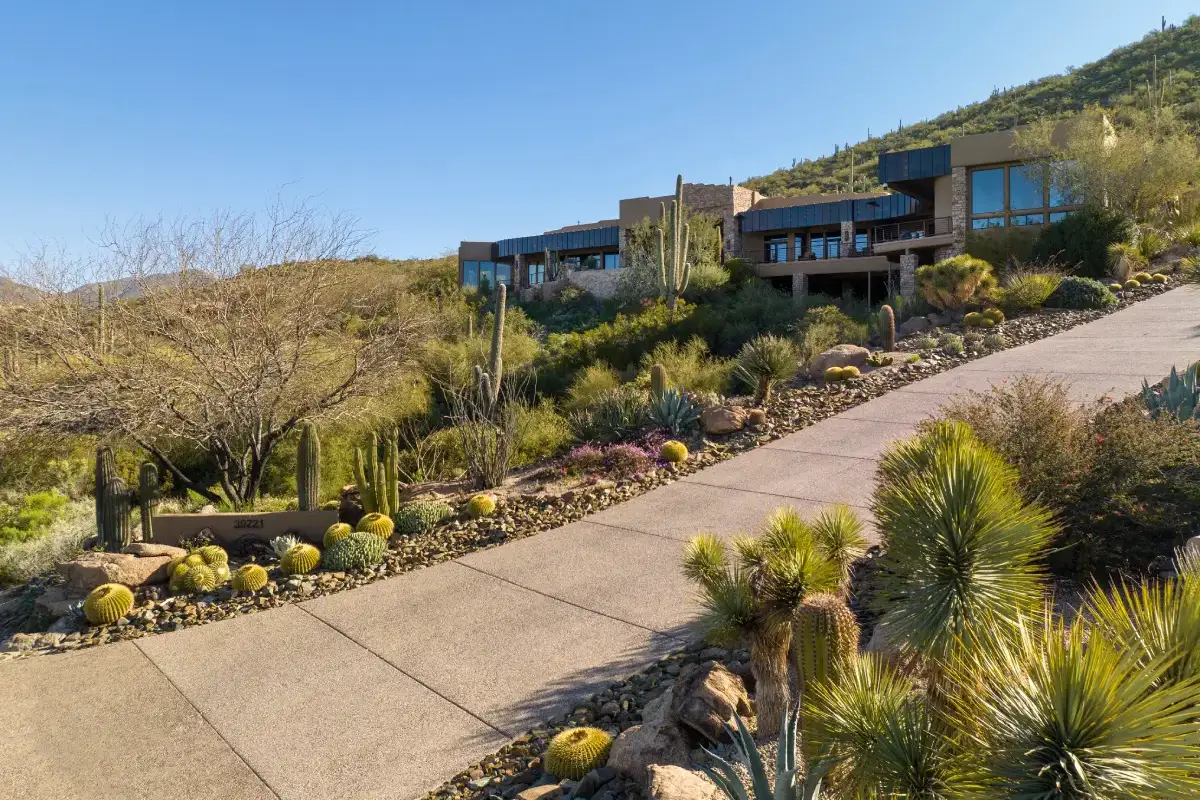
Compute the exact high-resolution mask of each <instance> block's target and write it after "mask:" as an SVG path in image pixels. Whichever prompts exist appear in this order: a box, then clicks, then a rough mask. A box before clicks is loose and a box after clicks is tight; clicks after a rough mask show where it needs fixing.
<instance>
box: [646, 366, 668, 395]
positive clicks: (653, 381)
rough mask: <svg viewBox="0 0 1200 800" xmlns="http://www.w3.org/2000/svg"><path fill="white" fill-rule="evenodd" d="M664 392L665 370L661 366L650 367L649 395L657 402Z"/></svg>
mask: <svg viewBox="0 0 1200 800" xmlns="http://www.w3.org/2000/svg"><path fill="white" fill-rule="evenodd" d="M666 390H667V368H666V367H664V366H663V365H662V364H655V365H654V366H652V367H650V394H651V395H652V396H653V397H654V399H656V400H657V399H658V398H660V397H662V396H663V392H665V391H666Z"/></svg>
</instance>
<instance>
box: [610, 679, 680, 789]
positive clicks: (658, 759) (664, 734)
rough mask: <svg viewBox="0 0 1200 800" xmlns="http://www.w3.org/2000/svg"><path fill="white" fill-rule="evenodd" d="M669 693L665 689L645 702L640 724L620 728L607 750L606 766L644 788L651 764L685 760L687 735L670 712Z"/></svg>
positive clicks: (677, 762)
mask: <svg viewBox="0 0 1200 800" xmlns="http://www.w3.org/2000/svg"><path fill="white" fill-rule="evenodd" d="M671 695H672V690H671V689H668V690H667V691H665V692H663V693H662V694H661V695H659V696H658V697H656V698H655V699H653V700H651V701H650V702H649V703H647V704H646V707H645V708H644V709H642V724H641V725H634V726H633V727H632V728H626V729H625V730H624V731H622V732H621V735H620V736H618V737H617V738H616V740H614V741H613V743H612V749H611V750H609V751H608V766H609V767H611V768H613V769H615V770H616V771H617V772H619V773H621V774H622V775H625V776H626V777H628V778H632V779H633V780H635V781H637V782H638V784H639V785H640V786H642V787H643V788H645V787H647V786H648V785H649V780H650V773H649V769H650V767H651V766H653V765H656V764H657V765H666V764H675V765H677V766H682V765H684V764H686V763H688V753H689V752H690V748H689V746H688V740H687V735H686V734H685V733H684V732H683V730H682V729H680V727H679V726H678V725H676V724H675V722H674V720H672V719H671V716H670V713H669V712H670V709H671Z"/></svg>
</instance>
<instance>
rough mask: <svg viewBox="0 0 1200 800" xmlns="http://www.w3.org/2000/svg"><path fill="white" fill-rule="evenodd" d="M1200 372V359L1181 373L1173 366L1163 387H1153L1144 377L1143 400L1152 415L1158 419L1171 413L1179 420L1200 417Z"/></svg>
mask: <svg viewBox="0 0 1200 800" xmlns="http://www.w3.org/2000/svg"><path fill="white" fill-rule="evenodd" d="M1197 372H1200V361H1197V362H1196V363H1194V364H1192V365H1191V366H1189V367H1188V368H1187V369H1185V370H1184V371H1183V374H1182V375H1181V374H1180V373H1178V372H1177V371H1176V370H1175V367H1171V374H1170V375H1168V376H1167V383H1166V385H1165V386H1164V387H1163V388H1162V389H1159V388H1157V387H1154V388H1151V386H1150V384H1149V383H1147V382H1146V379H1145V378H1143V379H1142V402H1144V403H1145V404H1146V408H1147V409H1149V411H1150V416H1152V417H1154V418H1155V419H1158V418H1159V417H1160V416H1162V415H1163V414H1169V415H1170V416H1172V417H1174V418H1175V419H1177V420H1180V421H1182V420H1187V419H1197V418H1200V382H1198V381H1197Z"/></svg>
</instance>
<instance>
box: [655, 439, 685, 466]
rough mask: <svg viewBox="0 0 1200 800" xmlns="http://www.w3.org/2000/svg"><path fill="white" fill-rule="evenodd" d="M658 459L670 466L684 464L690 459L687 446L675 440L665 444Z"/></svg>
mask: <svg viewBox="0 0 1200 800" xmlns="http://www.w3.org/2000/svg"><path fill="white" fill-rule="evenodd" d="M658 457H659V458H661V459H662V460H663V461H666V462H667V463H668V464H682V463H683V462H684V461H687V459H688V449H687V445H685V444H684V443H683V442H677V441H675V440H674V439H672V440H670V441H668V442H664V443H663V446H662V448H661V449H660V450H659V451H658Z"/></svg>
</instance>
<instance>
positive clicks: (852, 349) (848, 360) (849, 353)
mask: <svg viewBox="0 0 1200 800" xmlns="http://www.w3.org/2000/svg"><path fill="white" fill-rule="evenodd" d="M870 356H871V351H870V350H868V349H867V348H865V347H859V346H858V345H856V344H839V345H835V346H833V347H831V348H829V349H828V350H826V351H825V352H824V353H821V354H820V355H819V356H817V357H816V358H814V359H813V362H812V366H811V367H810V368H809V374H810V375H812V377H814V378H820V377H822V376H823V375H824V374H825V370H827V369H829V368H830V367H862V366H863V365H864V364H866V363H867V359H868V358H870Z"/></svg>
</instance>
